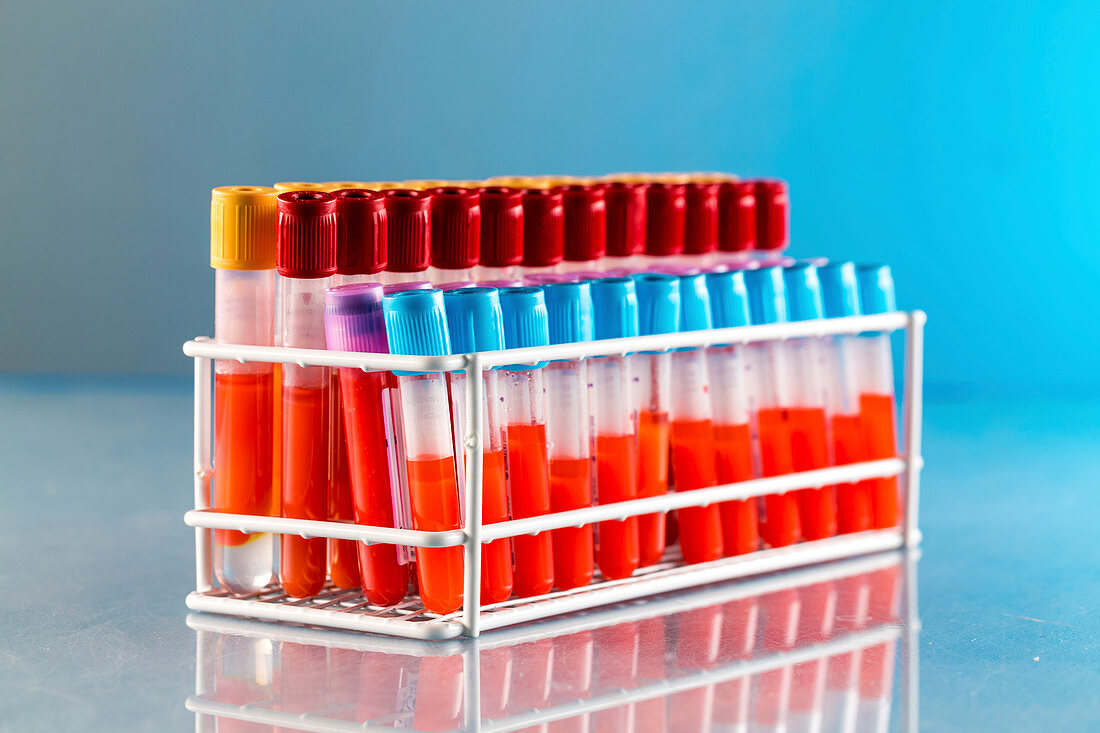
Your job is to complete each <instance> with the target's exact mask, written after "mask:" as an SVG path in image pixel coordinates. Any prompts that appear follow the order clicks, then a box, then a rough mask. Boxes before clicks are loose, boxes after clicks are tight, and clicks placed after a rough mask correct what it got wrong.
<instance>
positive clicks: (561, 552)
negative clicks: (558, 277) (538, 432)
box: [543, 282, 603, 590]
mask: <svg viewBox="0 0 1100 733" xmlns="http://www.w3.org/2000/svg"><path fill="white" fill-rule="evenodd" d="M543 298H544V300H545V301H546V312H547V322H548V326H549V337H550V343H551V344H568V343H574V342H577V341H591V340H592V337H593V326H592V294H591V288H590V285H589V284H588V283H587V282H559V283H553V284H548V285H545V286H543ZM543 371H544V372H545V380H546V404H547V408H548V409H547V413H546V436H547V440H548V441H549V444H550V446H549V451H550V510H551V511H553V512H564V511H569V510H571V509H581V508H583V507H586V506H591V505H592V482H593V475H592V459H591V456H592V446H591V437H590V433H589V390H588V385H589V382H590V381H591V379H592V377H591V376H590V371H589V365H588V360H584V359H575V360H555V361H552V362H550V363H549V364H548V365H547V366H546V369H545V370H543ZM600 526H601V528H602V526H603V525H602V524H601V525H600ZM592 530H593V528H592V525H591V524H586V525H583V526H581V527H561V528H559V529H555V530H551V532H550V534H551V540H552V545H553V549H554V584H555V585H556V586H557V587H558V588H560V589H562V590H567V589H569V588H579V587H581V586H585V585H588V583H589V582H591V580H592V573H593V559H594V543H593V531H592Z"/></svg>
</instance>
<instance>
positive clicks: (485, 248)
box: [473, 186, 523, 283]
mask: <svg viewBox="0 0 1100 733" xmlns="http://www.w3.org/2000/svg"><path fill="white" fill-rule="evenodd" d="M522 260H523V191H521V190H520V189H518V188H508V187H506V186H487V187H485V188H482V189H481V250H480V256H479V258H478V265H477V266H476V267H475V268H474V277H473V279H474V280H475V281H477V282H479V283H484V282H487V281H491V280H511V279H515V278H517V277H519V269H520V267H519V265H520V262H521V261H522Z"/></svg>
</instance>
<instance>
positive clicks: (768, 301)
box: [744, 267, 787, 326]
mask: <svg viewBox="0 0 1100 733" xmlns="http://www.w3.org/2000/svg"><path fill="white" fill-rule="evenodd" d="M744 273H745V287H746V288H748V291H749V317H750V318H751V319H752V325H754V326H760V325H762V324H765V323H785V322H786V320H787V296H786V293H785V290H786V288H785V287H784V286H783V268H782V267H761V268H760V269H758V270H745V271H744Z"/></svg>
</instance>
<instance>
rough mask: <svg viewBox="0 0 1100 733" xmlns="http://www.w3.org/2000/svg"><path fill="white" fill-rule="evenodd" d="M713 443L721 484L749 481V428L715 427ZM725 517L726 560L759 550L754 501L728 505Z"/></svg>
mask: <svg viewBox="0 0 1100 733" xmlns="http://www.w3.org/2000/svg"><path fill="white" fill-rule="evenodd" d="M714 442H715V445H716V446H717V450H718V464H717V465H718V483H719V484H730V483H736V482H738V481H748V480H749V479H751V478H752V477H753V472H752V436H751V433H750V430H749V426H748V425H747V424H745V425H716V426H715V427H714ZM719 510H720V511H721V514H722V546H723V549H724V551H725V553H726V556H727V557H729V556H730V555H744V554H745V553H747V552H752V551H753V550H755V549H757V547H758V545H759V543H760V531H759V528H758V527H757V514H758V512H757V506H756V501H755V500H753V499H740V500H736V499H735V500H734V501H725V502H722V504H721V505H720V506H719Z"/></svg>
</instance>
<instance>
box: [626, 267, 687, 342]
mask: <svg viewBox="0 0 1100 733" xmlns="http://www.w3.org/2000/svg"><path fill="white" fill-rule="evenodd" d="M634 289H635V291H636V292H637V296H638V333H639V334H640V335H642V336H652V335H653V334H657V333H676V331H677V330H678V329H679V328H680V280H679V278H677V277H676V276H675V275H663V274H659V273H646V274H644V275H637V276H635V278H634Z"/></svg>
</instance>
